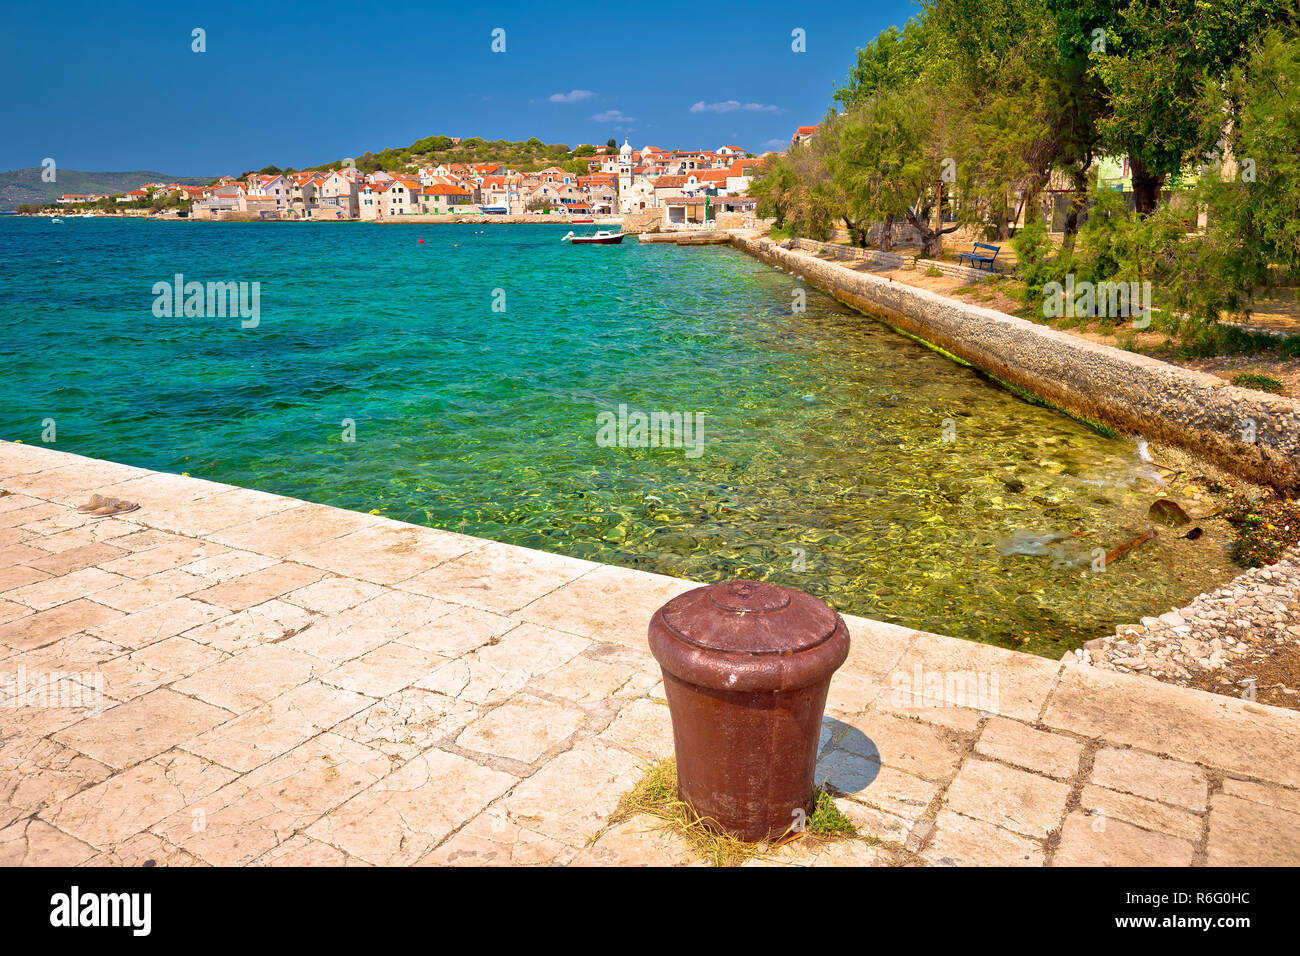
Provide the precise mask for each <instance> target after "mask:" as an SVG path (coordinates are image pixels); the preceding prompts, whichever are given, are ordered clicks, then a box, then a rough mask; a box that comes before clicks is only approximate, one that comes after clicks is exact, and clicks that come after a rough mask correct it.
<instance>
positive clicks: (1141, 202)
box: [1131, 159, 1164, 219]
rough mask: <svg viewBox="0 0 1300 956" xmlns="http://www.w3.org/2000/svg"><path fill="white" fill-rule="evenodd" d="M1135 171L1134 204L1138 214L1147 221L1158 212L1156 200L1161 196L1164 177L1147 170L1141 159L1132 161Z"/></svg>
mask: <svg viewBox="0 0 1300 956" xmlns="http://www.w3.org/2000/svg"><path fill="white" fill-rule="evenodd" d="M1131 168H1132V171H1133V203H1134V205H1135V206H1136V207H1137V214H1138V215H1139V216H1140V217H1141V218H1143V219H1145V218H1146V217H1147V216H1149V215H1151V214H1152V213H1153V212H1155V211H1156V199H1157V198H1159V196H1160V186H1161V184H1162V183H1163V181H1164V176H1162V175H1160V174H1159V173H1154V172H1152V171H1151V170H1149V169H1147V167H1146V165H1145V164H1144V163H1143V162H1142V161H1141V160H1140V159H1134V160H1132V161H1131Z"/></svg>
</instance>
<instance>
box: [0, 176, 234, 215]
mask: <svg viewBox="0 0 1300 956" xmlns="http://www.w3.org/2000/svg"><path fill="white" fill-rule="evenodd" d="M42 172H43V170H42V169H41V167H39V166H32V167H30V168H28V169H11V170H9V171H8V172H3V173H0V209H4V210H9V209H13V208H14V207H15V206H17V205H18V204H19V203H24V202H35V203H42V202H52V201H54V200H55V199H58V198H59V197H60V196H62V195H64V194H65V193H107V194H112V193H125V192H130V191H131V190H132V189H139V188H140V186H141V185H143V184H144V183H147V182H164V183H181V184H182V185H187V186H201V185H203V184H204V183H208V182H211V180H212V179H213V177H211V176H172V175H171V174H169V173H156V172H153V171H152V170H148V169H142V170H138V171H136V172H131V173H86V172H82V171H80V170H77V169H59V170H57V176H58V179H57V181H56V182H52V183H47V182H42V181H41V173H42Z"/></svg>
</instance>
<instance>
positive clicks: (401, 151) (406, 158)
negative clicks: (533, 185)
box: [307, 136, 595, 173]
mask: <svg viewBox="0 0 1300 956" xmlns="http://www.w3.org/2000/svg"><path fill="white" fill-rule="evenodd" d="M594 152H595V150H594V149H593V148H592V147H587V148H586V149H582V148H579V149H570V148H569V146H568V145H567V144H565V143H549V144H548V143H543V142H542V141H541V140H540V139H537V138H536V137H533V138H532V139H528V140H522V141H512V140H505V139H497V140H485V139H483V138H481V137H478V136H471V137H468V138H466V139H462V140H459V141H457V140H453V139H452V138H451V137H449V136H426V137H425V138H424V139H419V140H416V141H415V142H414V143H412V144H411V145H410V146H400V147H389V148H388V149H384V150H381V151H380V152H378V153H373V152H365V153H362V154H361V155H359V156H356V157H355V160H356V164H357V168H358V169H360V170H361V171H362V172H374V171H375V170H377V169H384V170H388V171H390V172H393V171H398V170H403V169H413V168H416V167H418V166H421V165H426V164H427V165H433V166H436V165H438V164H439V163H465V164H470V163H486V162H494V163H501V164H503V165H505V166H508V167H510V168H511V169H518V170H520V171H522V172H532V171H536V170H539V169H544V168H545V167H547V166H562V167H564V168H566V169H569V170H570V171H571V172H584V173H585V172H586V171H587V164H586V161H585V158H584V157H590V156H591V155H592V154H593V153H594ZM338 166H339V161H338V160H335V161H334V162H330V163H322V164H320V165H319V166H310V167H307V168H309V169H328V168H337V167H338Z"/></svg>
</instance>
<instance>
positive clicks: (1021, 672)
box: [0, 442, 1300, 866]
mask: <svg viewBox="0 0 1300 956" xmlns="http://www.w3.org/2000/svg"><path fill="white" fill-rule="evenodd" d="M0 489H3V491H4V492H7V494H4V495H0V865H15V864H28V865H55V864H64V865H126V866H136V865H140V864H142V863H144V862H145V861H148V860H152V861H154V862H156V863H157V864H159V865H203V864H214V865H220V866H230V865H244V864H326V865H343V864H346V865H371V864H374V865H392V864H434V865H438V864H503V863H516V864H556V865H559V864H579V865H582V864H587V865H591V864H596V865H604V864H635V863H651V864H690V863H692V862H697V861H696V860H694V859H693V858H692V856H691V854H690V853H689V851H688V849H687V848H686V846H685V845H684V844H683V843H682V842H681V841H680V839H679V838H677V837H676V836H673V835H670V834H667V833H665V832H663V831H661V830H657V829H655V827H654V821H651V820H649V819H646V818H639V819H634V820H631V821H628V822H625V823H623V824H620V825H618V826H616V827H614V828H612V829H609V830H608V831H606V832H604V833H603V834H602V835H601V836H600V838H599V839H598V840H595V841H594V842H592V837H593V836H595V835H596V834H597V833H600V832H601V831H602V829H603V828H604V827H605V824H606V821H607V818H608V816H609V814H610V813H611V811H613V809H614V808H615V806H616V804H617V803H618V800H619V797H620V796H621V795H622V794H623V793H624V792H626V791H627V790H628V788H630V787H631V786H632V784H633V783H634V782H635V781H636V779H637V778H638V776H639V774H640V773H641V770H642V768H644V767H645V766H646V765H648V764H649V763H650V762H652V761H654V760H657V759H659V758H662V757H665V756H668V755H670V754H671V753H672V733H671V725H670V722H669V716H668V709H667V707H666V706H665V704H664V701H663V691H662V687H661V685H660V677H659V673H658V667H657V665H656V664H655V662H654V659H653V658H652V657H651V656H650V654H649V651H648V648H647V645H646V637H645V634H646V626H647V623H648V621H649V618H650V615H651V614H652V613H653V611H654V610H655V609H656V608H657V607H659V606H660V605H661V604H662V603H664V602H665V601H667V600H668V599H669V598H670V597H672V596H674V595H676V594H678V593H680V592H681V591H682V590H684V589H686V588H689V587H691V586H692V585H691V584H690V583H689V582H685V581H680V580H676V579H673V578H667V577H662V576H658V575H653V574H646V573H642V572H637V571H629V570H625V569H621V568H615V567H609V566H603V565H598V564H593V563H591V562H588V561H580V560H575V559H573V558H567V557H562V556H559V555H552V554H544V553H540V552H536V551H530V550H527V549H524V548H517V547H511V546H507V545H503V544H497V543H493V542H489V541H484V540H481V539H477V538H471V537H467V536H464V535H459V534H453V533H450V532H446V531H439V530H435V529H430V528H423V527H417V526H412V525H406V524H401V523H399V522H395V521H391V520H388V519H386V518H382V517H378V516H374V515H366V514H356V513H353V512H348V511H342V510H339V509H335V508H329V507H324V506H321V505H316V504H309V503H306V502H302V501H297V500H294V499H291V498H284V497H279V496H276V495H269V494H264V493H261V492H256V491H249V490H246V489H240V488H234V487H231V486H228V485H220V484H215V483H212V482H207V481H202V480H199V479H195V478H187V477H182V476H177V475H167V474H160V473H156V472H149V471H145V470H141V469H137V468H130V467H127V466H124V465H119V464H113V463H110V462H103V461H96V460H93V459H88V458H81V457H77V456H73V455H68V454H65V453H62V452H57V451H53V450H50V449H47V448H43V447H32V446H27V445H21V444H11V443H6V442H0ZM92 493H100V494H106V495H112V496H116V497H122V498H127V499H130V500H133V501H138V502H139V503H140V505H141V507H140V509H139V510H138V511H135V512H132V513H130V514H128V515H124V516H122V517H114V518H91V517H88V516H86V515H83V514H81V513H79V512H78V511H77V510H76V507H75V506H76V505H78V504H80V503H83V502H84V501H85V500H86V499H87V498H88V497H89V496H90V495H91V494H92ZM846 620H847V622H848V626H849V630H850V633H851V635H852V640H853V647H852V650H851V653H850V657H849V660H848V662H847V663H846V664H845V666H844V667H843V668H842V669H841V670H840V671H839V672H838V673H837V674H836V677H835V678H834V680H833V682H832V685H831V693H830V700H829V703H828V708H827V719H826V722H825V727H824V733H823V753H822V757H821V761H820V764H819V771H818V773H819V777H820V778H821V779H823V780H825V781H826V782H828V783H829V784H830V785H831V786H832V787H833V788H835V789H836V790H837V791H838V792H840V793H842V794H844V796H843V797H842V798H841V799H840V800H839V804H840V806H841V808H842V809H844V811H845V812H846V813H847V814H848V815H849V816H850V817H851V818H852V819H853V820H854V822H855V823H856V824H857V825H858V828H859V831H860V833H862V834H863V837H862V838H860V839H854V840H847V841H842V842H835V843H823V844H820V845H815V844H813V843H812V842H809V841H796V842H795V843H794V844H792V845H790V846H788V847H785V848H782V849H781V850H778V851H776V852H775V853H773V854H772V855H771V856H770V857H768V858H765V859H762V860H758V861H753V862H756V863H760V864H776V865H786V864H796V865H799V864H808V863H812V864H876V865H896V864H917V865H929V864H934V865H948V864H958V865H991V864H1015V865H1029V866H1041V865H1045V864H1046V865H1055V866H1062V865H1066V866H1069V865H1104V864H1173V865H1187V864H1245V865H1252V864H1279V863H1280V864H1298V863H1300V759H1297V757H1298V756H1300V713H1296V712H1294V711H1288V710H1283V709H1280V708H1274V707H1269V706H1264V705H1259V704H1252V703H1249V702H1247V701H1242V700H1237V699H1234V698H1228V697H1222V696H1216V695H1211V694H1206V693H1202V692H1200V691H1194V690H1189V689H1185V688H1181V687H1175V686H1171V685H1167V684H1163V683H1160V682H1157V681H1153V680H1150V679H1148V678H1145V677H1141V676H1138V675H1133V674H1121V673H1115V672H1109V671H1104V670H1099V669H1096V668H1090V667H1083V666H1072V665H1069V664H1061V663H1057V662H1054V661H1049V660H1045V659H1043V658H1039V657H1033V656H1029V655H1025V654H1021V653H1017V652H1014V651H1007V650H1003V649H1000V648H996V647H991V646H986V645H982V644H976V643H972V642H968V641H961V640H956V639H953V638H947V637H941V636H937V635H933V634H926V633H920V632H916V631H910V630H906V629H904V628H899V627H895V626H892V625H888V624H882V623H878V622H873V621H867V620H863V619H860V618H847V619H846Z"/></svg>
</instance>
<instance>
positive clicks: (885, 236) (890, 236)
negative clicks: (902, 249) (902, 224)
mask: <svg viewBox="0 0 1300 956" xmlns="http://www.w3.org/2000/svg"><path fill="white" fill-rule="evenodd" d="M880 251H881V252H893V251H894V214H893V213H892V212H891V213H890V214H889V215H888V216H886V217H885V225H884V228H882V229H881V230H880Z"/></svg>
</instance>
